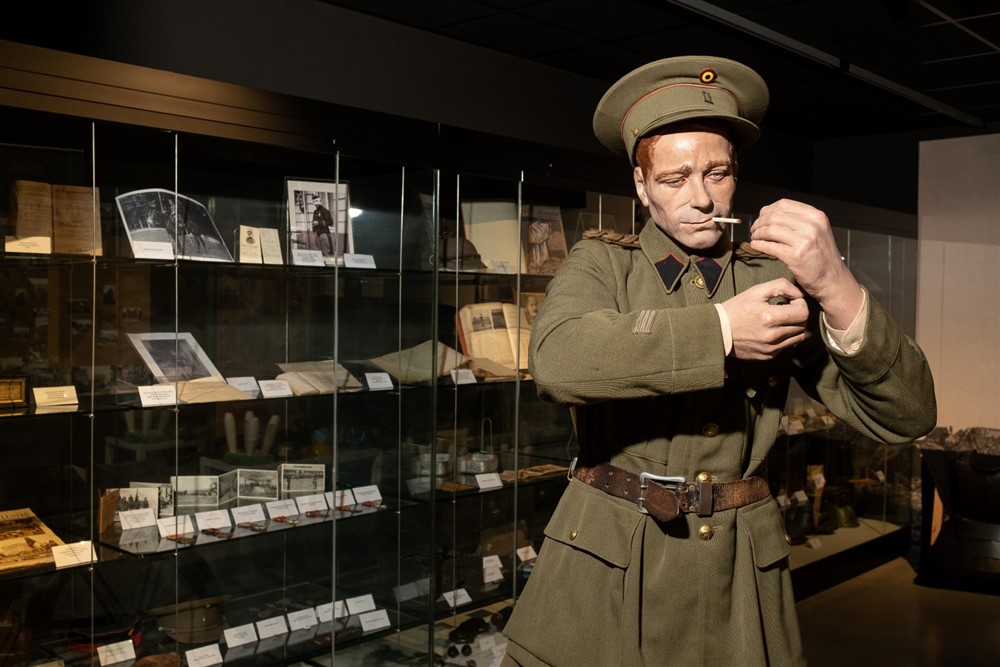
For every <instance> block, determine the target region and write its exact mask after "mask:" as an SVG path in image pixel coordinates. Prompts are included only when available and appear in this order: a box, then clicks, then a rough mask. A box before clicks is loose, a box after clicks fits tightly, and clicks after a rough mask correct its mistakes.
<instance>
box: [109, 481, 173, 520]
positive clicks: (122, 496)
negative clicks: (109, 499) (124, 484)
mask: <svg viewBox="0 0 1000 667" xmlns="http://www.w3.org/2000/svg"><path fill="white" fill-rule="evenodd" d="M113 490H114V489H109V490H108V493H111V492H112V491H113ZM117 491H118V506H117V507H116V508H115V521H120V520H121V519H120V518H119V517H118V513H119V512H129V511H132V510H142V509H151V510H153V514H155V515H157V516H159V512H160V501H159V496H160V494H159V492H158V490H157V489H150V488H142V489H139V488H123V489H117Z"/></svg>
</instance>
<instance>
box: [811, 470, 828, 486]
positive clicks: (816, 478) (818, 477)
mask: <svg viewBox="0 0 1000 667" xmlns="http://www.w3.org/2000/svg"><path fill="white" fill-rule="evenodd" d="M812 480H813V484H815V485H816V488H817V489H822V488H823V487H824V486H826V476H825V475H823V474H822V473H817V474H815V475H813V476H812Z"/></svg>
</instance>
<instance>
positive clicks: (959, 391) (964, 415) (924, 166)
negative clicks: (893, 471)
mask: <svg viewBox="0 0 1000 667" xmlns="http://www.w3.org/2000/svg"><path fill="white" fill-rule="evenodd" d="M917 225H918V239H919V241H918V250H917V266H918V268H917V320H916V337H917V342H918V343H919V344H920V345H921V347H922V348H923V349H924V351H925V353H926V354H927V358H928V361H929V362H930V365H931V370H932V371H933V373H934V380H935V383H936V387H937V395H938V424H939V425H941V426H950V427H953V428H954V429H956V430H957V429H962V428H970V427H975V426H984V427H991V428H1000V272H998V271H997V267H998V266H1000V134H994V135H985V136H980V137H964V138H959V139H942V140H937V141H925V142H922V143H921V144H920V191H919V203H918V213H917Z"/></svg>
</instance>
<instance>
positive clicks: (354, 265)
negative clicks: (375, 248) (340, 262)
mask: <svg viewBox="0 0 1000 667" xmlns="http://www.w3.org/2000/svg"><path fill="white" fill-rule="evenodd" d="M344 266H345V267H347V268H349V269H374V268H375V257H374V256H373V255H359V254H358V253H353V252H345V253H344Z"/></svg>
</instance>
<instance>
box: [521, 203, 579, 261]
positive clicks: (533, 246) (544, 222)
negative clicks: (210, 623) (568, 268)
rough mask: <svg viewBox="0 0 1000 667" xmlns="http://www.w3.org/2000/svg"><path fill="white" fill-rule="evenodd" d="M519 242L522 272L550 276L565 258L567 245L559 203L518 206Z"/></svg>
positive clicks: (567, 252) (567, 249)
mask: <svg viewBox="0 0 1000 667" xmlns="http://www.w3.org/2000/svg"><path fill="white" fill-rule="evenodd" d="M521 230H522V231H521V243H522V246H523V249H524V273H528V274H539V275H546V276H551V275H555V272H556V269H558V268H559V266H560V265H561V264H562V263H563V260H565V259H566V255H568V254H569V248H568V247H567V245H566V233H565V231H564V230H563V220H562V211H561V210H560V208H559V207H558V206H542V205H539V204H524V205H522V206H521Z"/></svg>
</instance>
